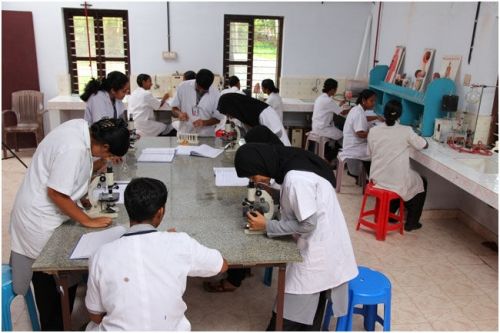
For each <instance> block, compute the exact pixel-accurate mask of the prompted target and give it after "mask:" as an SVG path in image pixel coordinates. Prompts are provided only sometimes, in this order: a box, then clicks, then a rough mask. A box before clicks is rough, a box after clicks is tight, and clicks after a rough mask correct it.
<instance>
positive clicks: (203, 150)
mask: <svg viewBox="0 0 500 333" xmlns="http://www.w3.org/2000/svg"><path fill="white" fill-rule="evenodd" d="M223 151H224V150H223V149H217V148H213V147H210V146H209V145H205V144H203V145H201V146H178V147H177V148H176V154H177V155H191V156H200V157H209V158H216V157H217V156H219V155H220V154H222V152H223Z"/></svg>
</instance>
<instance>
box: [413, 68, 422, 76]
mask: <svg viewBox="0 0 500 333" xmlns="http://www.w3.org/2000/svg"><path fill="white" fill-rule="evenodd" d="M421 71H422V70H421V69H417V70H416V71H415V77H417V75H418V73H420V72H421Z"/></svg>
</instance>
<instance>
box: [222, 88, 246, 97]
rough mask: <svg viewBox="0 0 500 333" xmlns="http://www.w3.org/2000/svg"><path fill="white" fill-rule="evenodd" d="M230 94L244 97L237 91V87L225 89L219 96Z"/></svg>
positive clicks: (241, 92)
mask: <svg viewBox="0 0 500 333" xmlns="http://www.w3.org/2000/svg"><path fill="white" fill-rule="evenodd" d="M231 93H237V94H242V95H245V93H244V92H243V91H241V90H239V89H238V87H229V88H226V89H224V90H222V91H221V92H220V95H221V96H222V95H224V94H231Z"/></svg>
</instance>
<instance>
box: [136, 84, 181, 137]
mask: <svg viewBox="0 0 500 333" xmlns="http://www.w3.org/2000/svg"><path fill="white" fill-rule="evenodd" d="M137 85H138V87H137V89H135V90H134V91H133V92H132V94H131V95H130V97H129V99H128V110H129V112H130V114H131V115H132V117H133V118H132V119H133V120H134V126H135V129H136V130H137V133H139V134H140V135H141V136H158V135H159V136H166V135H168V134H169V133H170V132H171V131H172V130H173V127H172V125H167V124H164V123H162V122H159V121H156V120H155V114H154V110H158V109H159V108H160V107H162V106H163V105H164V104H165V101H166V100H167V99H168V98H169V95H168V93H165V95H163V97H162V99H161V101H159V100H158V99H157V98H156V97H154V96H153V94H152V93H151V91H150V89H151V86H152V85H153V82H152V81H151V76H149V75H148V74H139V75H138V76H137ZM172 135H174V134H172Z"/></svg>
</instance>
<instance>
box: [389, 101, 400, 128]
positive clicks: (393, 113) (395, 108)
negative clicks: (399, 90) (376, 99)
mask: <svg viewBox="0 0 500 333" xmlns="http://www.w3.org/2000/svg"><path fill="white" fill-rule="evenodd" d="M402 112H403V107H402V106H401V102H400V101H397V100H391V101H389V102H387V104H385V107H384V118H385V123H386V124H387V126H394V124H395V123H396V120H398V119H399V117H401V113H402Z"/></svg>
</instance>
